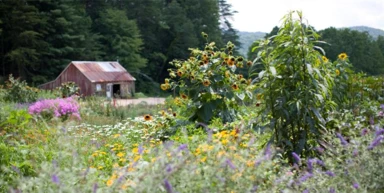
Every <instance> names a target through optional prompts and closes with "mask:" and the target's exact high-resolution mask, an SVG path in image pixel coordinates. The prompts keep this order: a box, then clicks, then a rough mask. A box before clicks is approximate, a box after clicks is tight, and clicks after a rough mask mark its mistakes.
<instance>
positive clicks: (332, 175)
mask: <svg viewBox="0 0 384 193" xmlns="http://www.w3.org/2000/svg"><path fill="white" fill-rule="evenodd" d="M325 174H327V175H328V176H331V177H335V174H334V173H333V172H332V171H329V170H328V171H326V172H325Z"/></svg>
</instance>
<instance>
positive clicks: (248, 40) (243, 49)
mask: <svg viewBox="0 0 384 193" xmlns="http://www.w3.org/2000/svg"><path fill="white" fill-rule="evenodd" d="M265 34H266V33H265V32H244V31H239V32H238V35H239V41H240V44H241V46H240V48H239V53H240V54H241V55H243V56H247V52H248V48H249V46H251V45H252V43H253V42H254V41H256V40H259V39H262V38H263V37H264V36H265Z"/></svg>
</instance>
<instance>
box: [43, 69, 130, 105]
mask: <svg viewBox="0 0 384 193" xmlns="http://www.w3.org/2000/svg"><path fill="white" fill-rule="evenodd" d="M135 80H136V79H135V78H134V77H133V76H131V74H129V73H128V72H127V70H125V68H124V67H122V66H121V65H120V64H119V63H118V62H95V61H73V62H71V63H69V65H68V66H67V67H66V68H65V69H64V70H63V72H61V73H60V75H59V76H58V77H57V78H56V79H55V80H53V81H51V82H47V83H45V84H42V85H40V86H39V88H41V89H50V90H53V89H55V88H57V87H60V86H61V84H62V83H65V82H75V83H76V84H77V86H79V87H80V94H81V95H84V96H90V95H94V94H98V95H105V96H107V97H113V96H117V95H120V96H121V97H129V96H132V95H133V94H134V92H135Z"/></svg>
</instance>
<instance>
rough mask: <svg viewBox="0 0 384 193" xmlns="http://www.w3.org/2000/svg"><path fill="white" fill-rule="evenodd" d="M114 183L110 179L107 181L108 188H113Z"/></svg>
mask: <svg viewBox="0 0 384 193" xmlns="http://www.w3.org/2000/svg"><path fill="white" fill-rule="evenodd" d="M113 181H114V179H109V180H108V181H107V186H108V187H110V186H112V184H113Z"/></svg>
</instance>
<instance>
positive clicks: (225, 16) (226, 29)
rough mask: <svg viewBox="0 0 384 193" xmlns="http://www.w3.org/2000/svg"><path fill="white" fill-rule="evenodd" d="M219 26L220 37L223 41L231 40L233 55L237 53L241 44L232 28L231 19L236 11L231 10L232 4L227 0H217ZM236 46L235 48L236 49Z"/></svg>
mask: <svg viewBox="0 0 384 193" xmlns="http://www.w3.org/2000/svg"><path fill="white" fill-rule="evenodd" d="M219 8H220V10H219V14H220V28H221V31H222V39H223V42H224V43H227V42H229V41H230V42H232V43H233V44H234V45H235V53H234V54H235V55H238V54H239V52H238V49H239V48H240V46H241V43H240V41H239V35H238V34H237V31H236V30H235V29H234V28H233V26H232V23H231V20H233V16H234V15H235V14H236V13H237V11H235V10H233V8H232V5H231V4H229V3H228V2H227V0H219ZM236 48H237V49H236Z"/></svg>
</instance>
